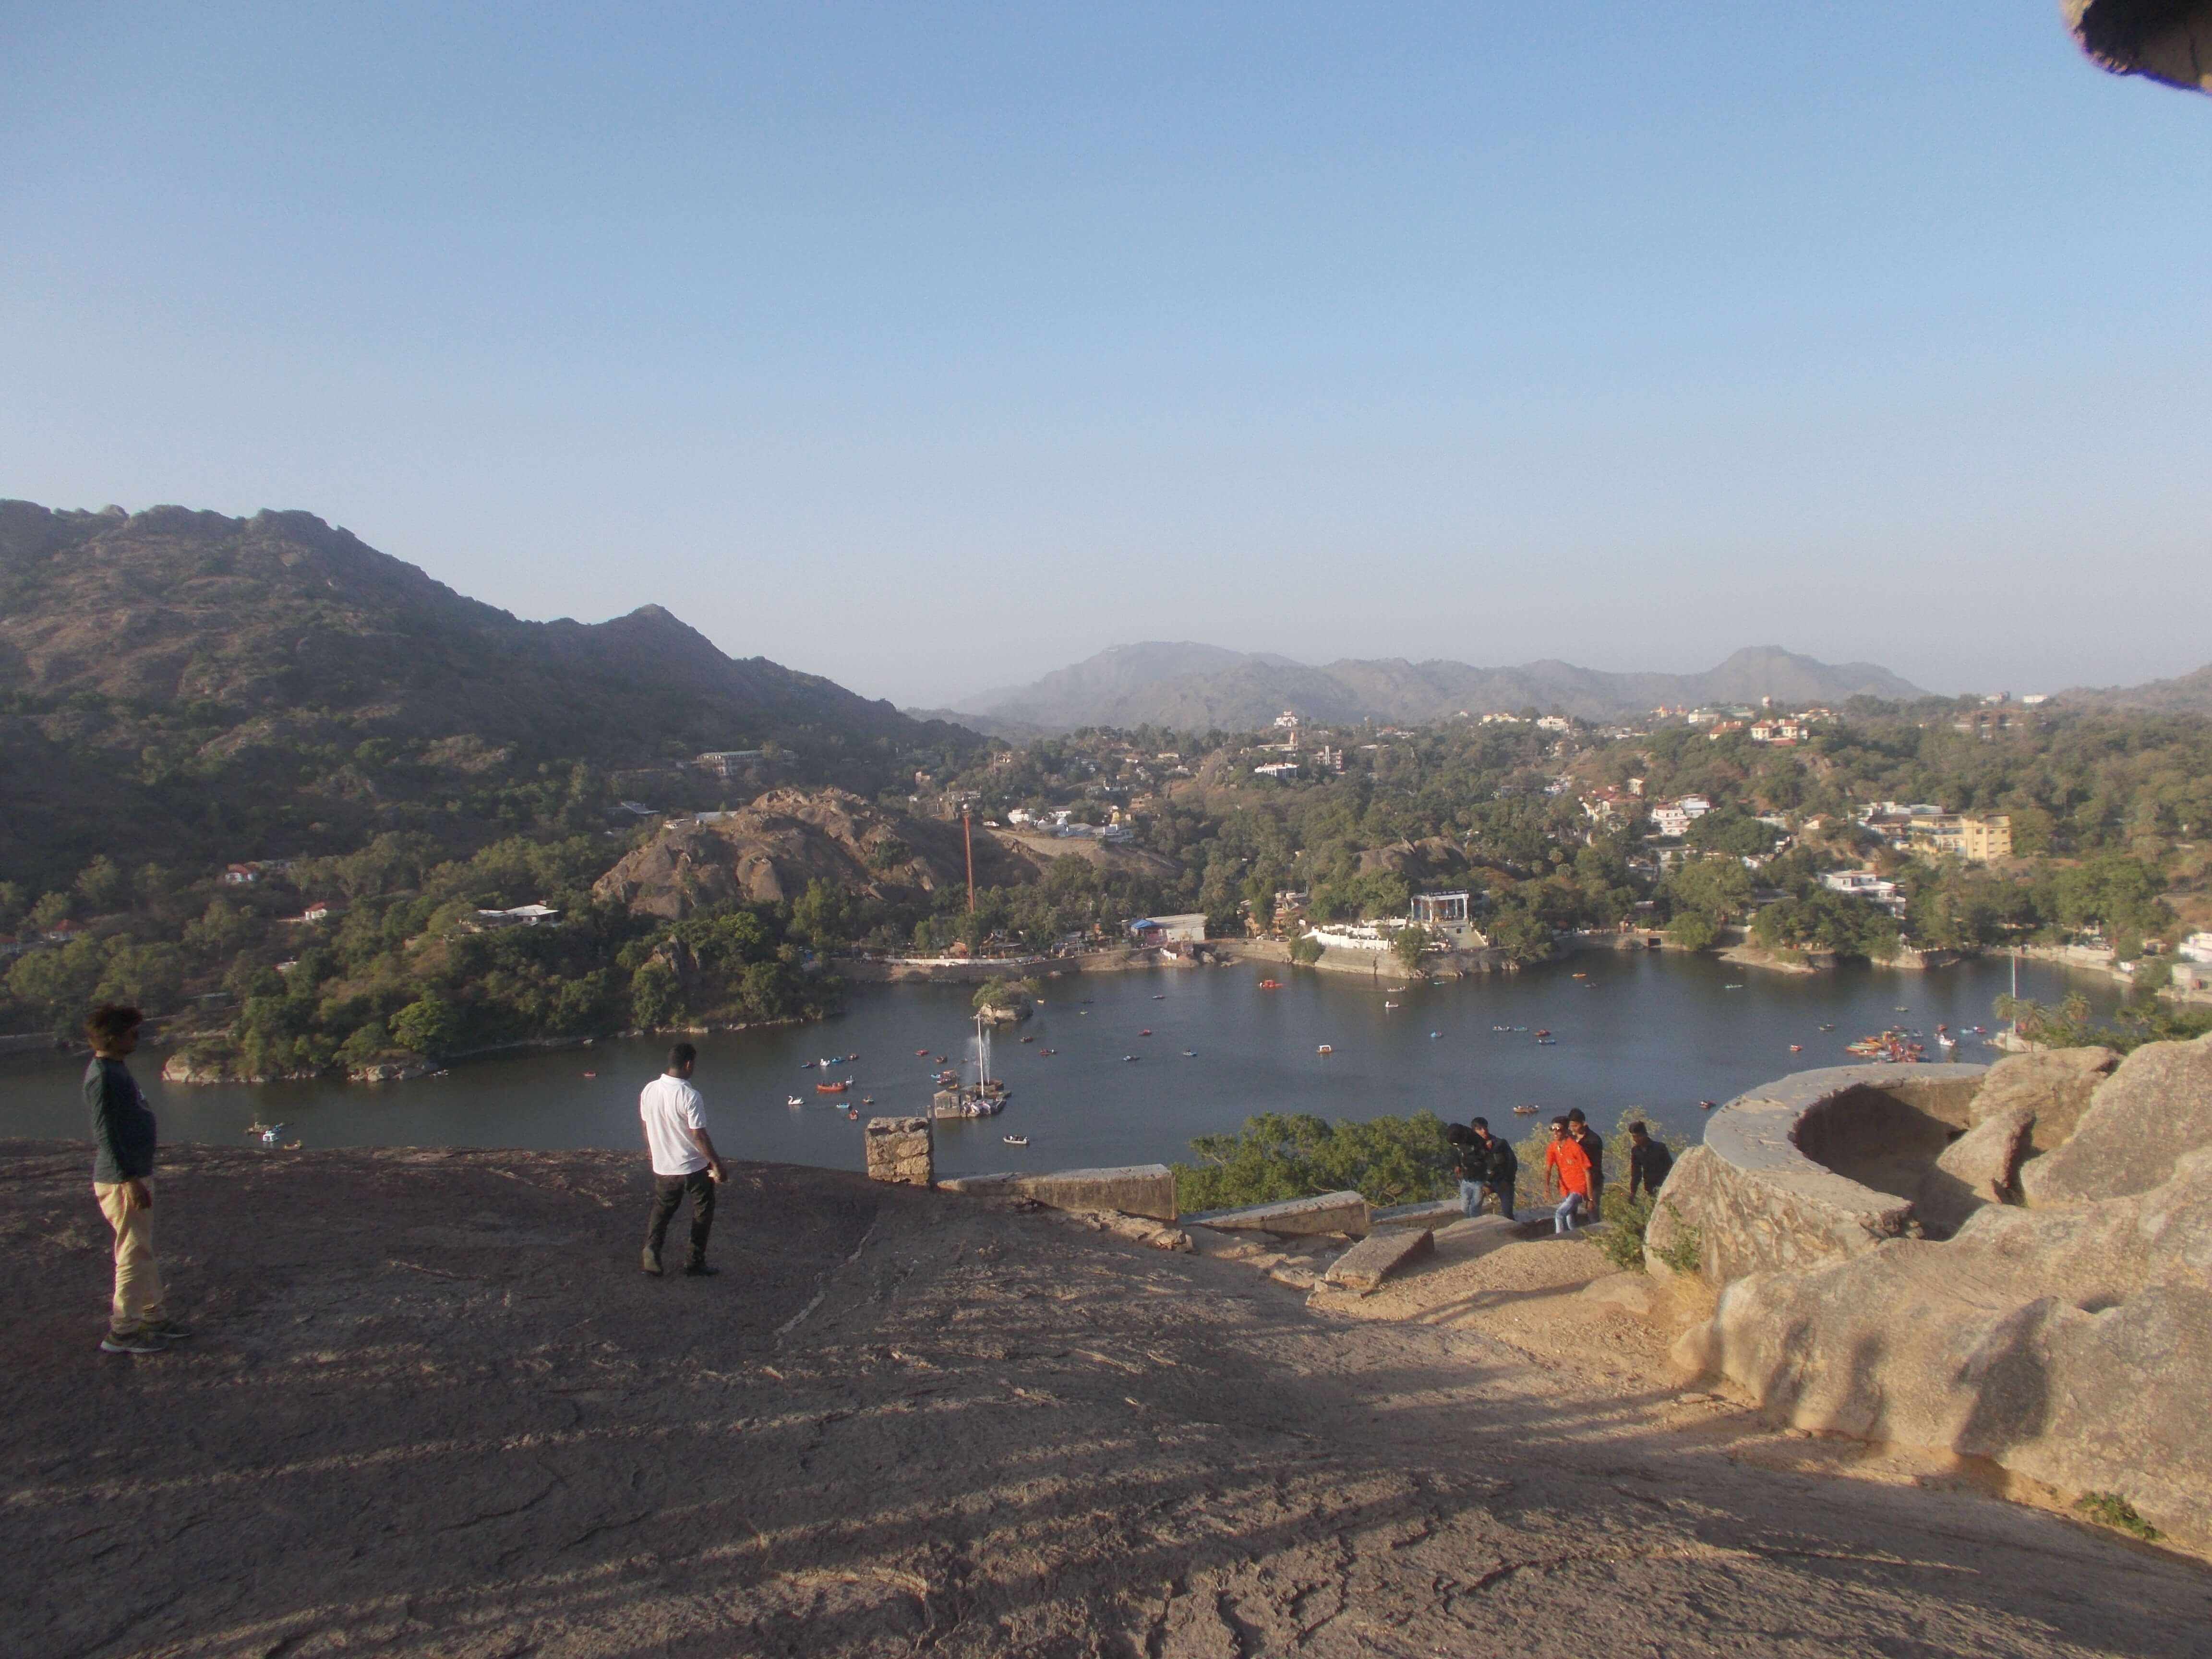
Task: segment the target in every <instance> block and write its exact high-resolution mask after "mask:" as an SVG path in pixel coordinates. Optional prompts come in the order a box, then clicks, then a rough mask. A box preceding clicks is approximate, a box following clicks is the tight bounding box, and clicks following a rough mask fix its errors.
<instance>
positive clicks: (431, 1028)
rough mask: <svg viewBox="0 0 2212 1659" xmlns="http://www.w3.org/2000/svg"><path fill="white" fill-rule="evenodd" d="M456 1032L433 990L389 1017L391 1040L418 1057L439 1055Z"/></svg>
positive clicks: (450, 1008) (452, 1019)
mask: <svg viewBox="0 0 2212 1659" xmlns="http://www.w3.org/2000/svg"><path fill="white" fill-rule="evenodd" d="M293 971H294V972H295V973H296V972H298V971H299V970H298V969H294V970H293ZM459 1032H460V1020H459V1017H458V1016H457V1015H456V1014H455V1012H454V1011H453V1005H452V1004H450V1003H448V1002H447V1000H445V999H444V998H443V997H441V996H440V995H439V994H437V993H436V992H435V991H428V992H425V993H424V994H422V995H421V996H419V997H417V998H416V1000H414V1001H412V1002H410V1003H409V1004H408V1005H407V1006H405V1007H404V1008H402V1009H401V1010H400V1011H399V1012H398V1013H396V1014H394V1015H393V1016H392V1038H393V1040H394V1041H396V1042H398V1044H399V1046H400V1047H401V1048H410V1049H412V1050H414V1052H415V1053H416V1054H424V1055H429V1054H440V1053H442V1052H443V1051H444V1050H445V1049H446V1048H449V1047H450V1046H451V1045H452V1043H453V1039H454V1038H455V1037H456V1036H459Z"/></svg>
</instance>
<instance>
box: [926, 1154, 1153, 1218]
mask: <svg viewBox="0 0 2212 1659" xmlns="http://www.w3.org/2000/svg"><path fill="white" fill-rule="evenodd" d="M939 1184H940V1187H941V1189H942V1190H944V1191H945V1192H948V1193H962V1194H966V1195H967V1196H968V1197H970V1198H1026V1199H1028V1200H1030V1201H1032V1202H1033V1203H1037V1204H1042V1205H1044V1206H1046V1207H1047V1208H1048V1209H1054V1210H1111V1211H1115V1212H1119V1213H1120V1214H1122V1215H1135V1216H1149V1217H1151V1218H1152V1219H1153V1220H1155V1221H1173V1220H1175V1219H1176V1213H1177V1212H1176V1190H1175V1171H1174V1170H1170V1168H1168V1166H1167V1165H1166V1164H1127V1165H1125V1166H1122V1167H1120V1168H1116V1169H1103V1170H1055V1171H1054V1172H1053V1173H1051V1174H1049V1175H1025V1174H1022V1173H1019V1172H1018V1171H1013V1170H1007V1171H1005V1172H1002V1173H1000V1174H996V1175H981V1176H956V1177H954V1178H953V1179H951V1180H950V1181H946V1182H941V1183H939Z"/></svg>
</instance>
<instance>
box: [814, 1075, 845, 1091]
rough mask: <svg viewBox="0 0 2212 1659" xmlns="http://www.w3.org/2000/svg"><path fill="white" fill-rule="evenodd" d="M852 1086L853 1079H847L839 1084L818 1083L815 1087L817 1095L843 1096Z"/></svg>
mask: <svg viewBox="0 0 2212 1659" xmlns="http://www.w3.org/2000/svg"><path fill="white" fill-rule="evenodd" d="M852 1086H853V1079H850V1078H846V1079H843V1080H842V1081H841V1082H837V1083H817V1084H816V1085H814V1092H815V1093H816V1094H817V1095H842V1094H843V1093H844V1092H845V1091H846V1090H848V1089H849V1088H851V1087H852Z"/></svg>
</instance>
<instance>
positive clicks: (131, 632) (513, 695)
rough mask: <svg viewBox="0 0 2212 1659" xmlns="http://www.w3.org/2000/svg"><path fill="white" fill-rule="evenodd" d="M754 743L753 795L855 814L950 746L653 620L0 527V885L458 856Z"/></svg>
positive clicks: (139, 527) (311, 537)
mask: <svg viewBox="0 0 2212 1659" xmlns="http://www.w3.org/2000/svg"><path fill="white" fill-rule="evenodd" d="M771 740H773V741H775V742H776V743H778V744H781V746H782V747H783V748H784V750H787V753H788V756H789V757H790V758H789V761H788V763H785V764H781V765H779V766H778V767H777V768H776V769H775V774H776V775H775V778H774V779H773V780H772V781H775V782H780V783H834V784H841V785H843V786H845V787H849V788H853V789H855V790H859V791H860V792H862V793H866V794H870V795H872V794H874V793H877V792H878V791H880V790H882V789H884V788H887V787H892V786H893V785H895V784H896V783H898V782H899V781H902V779H903V778H905V777H907V776H908V775H910V773H911V769H912V767H913V765H914V764H915V761H914V759H913V757H914V756H915V754H916V753H918V752H920V753H928V754H942V753H943V752H944V750H945V749H946V748H947V747H951V748H955V749H964V748H969V747H972V746H973V744H975V741H976V739H975V738H974V736H973V735H972V734H971V733H969V732H964V731H962V730H959V729H958V728H956V727H951V726H932V725H929V724H927V723H925V722H918V721H915V720H911V719H909V718H908V717H907V716H906V715H903V714H900V713H899V712H898V711H897V710H896V709H895V708H892V707H891V706H890V704H889V703H887V702H875V701H872V700H870V699H868V698H865V697H862V696H858V695H857V694H855V693H854V692H852V691H848V690H846V689H845V688H844V687H842V686H841V685H838V684H835V683H834V682H832V681H829V680H827V679H824V678H821V677H819V676H817V675H812V674H804V673H799V672H798V671H794V670H792V669H789V668H786V667H784V666H782V665H780V664H777V663H774V662H770V661H768V660H767V659H763V658H750V659H732V658H730V657H728V656H726V655H725V654H724V653H722V652H721V651H720V650H719V649H718V648H717V647H715V646H714V642H713V641H710V640H708V638H707V637H706V636H705V635H702V634H701V633H699V632H698V631H697V630H696V629H692V628H690V627H689V626H687V625H686V624H685V623H683V622H682V621H680V620H678V618H677V617H674V616H672V615H671V614H670V613H669V612H668V611H665V610H663V609H662V608H661V607H660V606H659V605H645V606H642V607H641V608H640V609H638V610H635V611H631V612H630V613H629V614H628V615H627V616H622V617H615V618H614V619H612V620H611V621H608V622H603V623H577V622H571V621H568V620H565V619H564V620H561V621H556V622H543V623H541V622H528V621H525V620H522V619H520V618H518V617H513V616H511V615H509V614H508V613H507V611H501V610H499V609H497V608H495V607H494V606H492V605H485V604H483V603H482V602H480V601H478V600H476V599H468V598H466V597H465V596H464V595H462V594H459V593H457V592H454V591H453V589H452V588H450V587H447V586H445V585H444V584H443V583H441V582H439V581H436V580H433V579H432V578H431V577H430V576H428V575H427V574H424V573H423V572H422V571H421V570H419V569H417V568H416V567H415V566H413V565H411V564H408V563H405V562H403V561H401V560H399V559H396V558H393V557H392V556H390V555H388V554H385V553H380V552H379V551H377V550H375V549H374V548H373V547H370V546H368V544H365V543H363V542H362V541H360V540H359V539H357V538H355V537H354V536H353V535H351V534H350V533H349V532H346V531H344V530H342V529H336V528H333V527H332V526H330V525H328V524H326V523H325V522H324V521H323V520H320V519H319V518H316V517H314V516H313V514H311V513H275V512H264V513H256V514H254V515H253V516H252V517H251V518H230V517H227V516H225V515H224V514H222V513H203V512H193V511H191V510H189V509H187V508H185V507H152V508H149V509H148V510H146V511H144V512H142V513H125V512H124V511H123V510H122V509H121V508H119V507H118V508H109V509H104V510H102V511H100V512H97V513H90V512H52V511H49V510H48V509H46V507H40V506H37V505H35V504H33V503H32V502H29V501H0V878H5V879H9V880H15V881H17V882H19V883H21V882H31V883H34V884H37V885H39V886H43V885H48V884H53V883H55V882H56V881H57V880H65V879H66V878H67V877H68V874H69V872H73V871H75V870H76V869H77V868H78V867H79V866H82V864H83V863H84V862H85V861H86V860H88V859H89V858H90V857H91V856H92V855H93V854H94V853H106V854H109V855H110V856H112V857H113V858H114V859H116V860H118V862H120V863H123V864H125V866H126V867H128V866H130V865H131V864H133V863H135V862H137V861H138V860H155V861H159V862H161V863H165V864H168V863H183V864H185V865H191V864H194V863H202V864H204V862H205V861H207V860H224V859H246V858H259V857H268V856H272V855H276V854H287V855H289V854H297V853H302V852H307V853H314V852H325V851H335V850H343V849H345V848H349V847H351V846H354V845H357V844H359V842H360V841H361V840H362V838H363V837H364V836H367V835H369V834H372V833H374V831H375V830H377V829H380V828H391V829H422V830H428V831H429V832H430V833H432V834H433V835H435V836H438V837H439V838H440V839H441V840H453V841H457V842H459V843H460V844H463V845H465V844H468V843H469V842H472V841H476V840H480V839H483V837H484V836H486V835H488V834H490V833H493V832H495V831H496V832H498V833H507V834H511V833H513V829H514V828H521V827H526V826H528V825H530V824H532V823H533V822H541V823H542V822H543V821H544V817H545V814H546V813H547V812H548V811H557V812H558V814H559V817H560V819H561V821H562V822H564V823H575V822H578V821H579V818H578V814H579V812H580V810H581V807H582V803H581V802H580V801H579V802H574V803H569V804H568V805H565V806H564V805H561V803H560V801H559V799H558V798H559V797H561V795H562V790H563V788H564V787H565V781H566V780H567V778H568V773H569V765H570V763H575V762H580V761H581V762H588V763H592V765H594V766H596V767H599V768H600V769H605V770H607V771H617V772H618V771H619V769H623V768H638V767H645V768H649V769H657V771H656V773H655V775H660V774H666V775H667V777H668V781H667V782H665V784H664V783H659V782H654V783H646V782H641V783H640V784H639V785H638V786H637V787H639V788H640V789H641V790H644V789H647V788H651V789H653V790H654V791H657V792H659V791H666V792H678V791H679V785H680V783H681V782H682V780H681V779H679V778H678V775H675V774H673V773H672V772H670V771H669V765H670V763H671V762H672V761H676V760H680V759H684V758H688V757H690V756H692V755H694V754H696V753H698V752H699V751H701V750H737V749H748V748H757V747H759V746H760V745H761V744H763V743H765V742H769V741H771ZM764 781H769V780H763V782H764ZM701 787H702V788H712V787H714V786H713V785H711V784H703V783H702V785H701ZM757 787H760V786H759V785H756V786H755V787H754V788H750V789H747V788H743V787H738V788H737V791H736V792H737V793H738V794H739V795H741V796H744V797H748V798H749V796H750V793H756V792H757ZM549 803H550V805H549ZM653 804H654V805H661V806H669V805H675V804H677V803H676V802H674V801H672V800H671V799H656V800H655V801H654V802H653ZM709 804H712V803H709ZM593 810H594V811H596V810H598V808H597V805H596V803H594V806H593ZM587 816H588V815H587ZM598 821H599V822H604V820H603V819H601V820H598ZM509 826H512V827H509ZM33 890H36V887H35V886H34V888H33Z"/></svg>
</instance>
